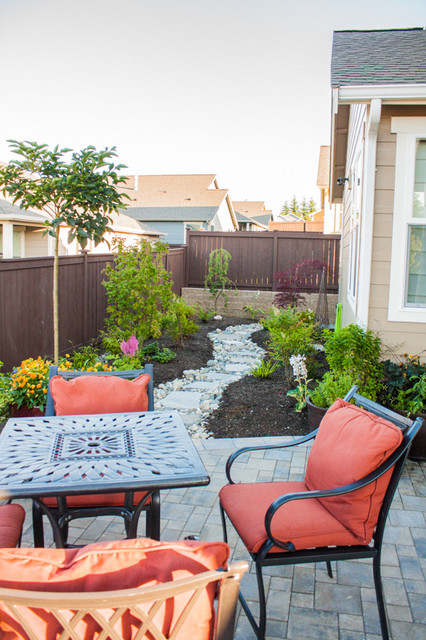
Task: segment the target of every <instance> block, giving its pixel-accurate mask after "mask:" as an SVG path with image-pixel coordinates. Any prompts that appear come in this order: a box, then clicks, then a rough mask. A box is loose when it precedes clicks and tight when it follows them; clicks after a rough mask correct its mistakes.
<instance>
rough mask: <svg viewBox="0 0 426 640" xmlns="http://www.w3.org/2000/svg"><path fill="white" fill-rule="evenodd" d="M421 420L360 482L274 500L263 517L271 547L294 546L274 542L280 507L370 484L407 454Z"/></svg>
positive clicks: (292, 494) (292, 548) (293, 494)
mask: <svg viewBox="0 0 426 640" xmlns="http://www.w3.org/2000/svg"><path fill="white" fill-rule="evenodd" d="M422 422H423V421H422V420H421V419H420V418H417V419H416V420H415V421H414V422H413V424H412V426H411V427H410V429H409V430H408V432H407V434H406V438H404V440H403V442H402V443H401V444H400V445H399V447H398V448H397V449H396V450H395V451H394V452H393V453H392V455H390V456H389V458H388V459H387V460H385V461H384V462H383V463H382V464H381V465H380V466H379V467H377V469H376V470H375V471H373V472H372V473H369V474H368V475H366V476H364V477H363V478H361V479H360V480H357V481H356V482H351V483H350V484H346V485H343V486H341V487H335V488H332V489H322V490H319V491H301V492H300V493H287V494H284V495H282V496H279V497H278V498H276V499H275V500H274V501H273V502H272V503H271V504H270V505H269V507H268V510H267V512H266V515H265V529H266V533H267V534H268V537H269V539H270V541H271V546H274V545H276V546H277V547H281V548H282V549H286V551H294V550H295V549H294V545H293V544H292V543H291V542H284V543H283V542H281V541H280V540H276V539H275V538H274V536H273V535H272V532H271V525H272V519H273V517H274V515H275V513H276V512H277V511H278V509H279V508H280V507H282V506H283V505H284V504H286V503H287V502H290V501H291V500H306V499H309V498H332V497H333V496H340V495H343V494H344V493H351V492H353V491H357V489H362V487H365V486H366V485H368V484H371V483H372V482H374V481H375V480H377V479H378V478H380V476H382V475H383V474H384V473H386V472H387V471H389V469H391V468H392V467H393V466H394V465H395V464H396V462H398V460H399V459H400V458H401V456H403V455H404V454H406V453H407V452H408V449H409V446H410V444H411V441H412V439H413V438H414V436H415V435H416V433H417V432H418V430H419V429H420V426H421V424H422Z"/></svg>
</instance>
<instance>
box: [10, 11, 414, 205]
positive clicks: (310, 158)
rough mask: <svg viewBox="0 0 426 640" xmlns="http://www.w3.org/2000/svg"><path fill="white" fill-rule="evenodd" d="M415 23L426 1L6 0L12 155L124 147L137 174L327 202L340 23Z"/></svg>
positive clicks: (273, 200)
mask: <svg viewBox="0 0 426 640" xmlns="http://www.w3.org/2000/svg"><path fill="white" fill-rule="evenodd" d="M406 27H426V0H356V1H354V0H352V1H350V2H349V1H346V0H0V60H1V75H0V77H1V89H0V91H1V100H0V116H1V117H0V160H3V161H5V162H7V161H8V160H10V159H11V157H12V154H11V153H10V150H9V145H8V143H7V140H8V139H10V138H12V139H17V140H35V141H37V142H39V143H47V144H49V145H56V144H59V145H60V146H67V147H71V148H73V149H82V148H83V147H86V146H87V145H89V144H93V145H95V146H96V147H97V148H98V149H99V148H104V147H105V146H108V147H111V146H113V145H115V146H116V147H117V151H118V156H119V160H120V162H122V163H124V164H126V165H127V166H128V169H127V170H126V173H127V174H133V173H137V174H179V173H214V174H217V176H218V182H219V186H220V187H221V188H226V189H229V192H230V195H231V198H232V199H233V200H262V201H265V204H266V206H267V208H270V209H273V211H274V213H278V212H279V210H280V209H281V206H282V204H283V203H284V201H285V200H290V199H291V198H292V196H293V195H296V197H297V198H299V199H300V198H302V197H304V196H305V197H307V198H310V197H313V198H314V199H315V200H318V195H319V193H318V189H317V187H316V174H317V168H318V156H319V148H320V146H321V145H327V144H329V138H330V96H331V90H330V55H331V44H332V34H333V30H339V29H386V28H406Z"/></svg>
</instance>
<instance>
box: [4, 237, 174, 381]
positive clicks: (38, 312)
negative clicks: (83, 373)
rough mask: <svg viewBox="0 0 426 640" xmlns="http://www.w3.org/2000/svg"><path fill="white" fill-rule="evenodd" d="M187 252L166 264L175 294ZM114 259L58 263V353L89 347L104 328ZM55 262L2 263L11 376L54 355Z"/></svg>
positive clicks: (7, 359)
mask: <svg viewBox="0 0 426 640" xmlns="http://www.w3.org/2000/svg"><path fill="white" fill-rule="evenodd" d="M185 252H186V250H185V248H184V247H181V248H177V249H171V250H170V252H169V254H168V255H167V256H166V257H165V258H164V264H165V267H166V268H167V270H168V271H169V272H170V273H171V275H172V279H173V283H174V284H173V291H174V292H175V293H177V294H180V292H181V290H182V286H184V285H185ZM112 260H113V256H112V254H102V255H101V254H87V253H84V254H79V255H75V256H61V257H60V258H59V341H60V343H59V348H60V352H61V353H63V354H64V353H66V352H67V351H69V350H71V349H72V347H73V345H74V346H77V345H81V344H86V343H87V342H88V341H89V340H90V339H92V338H95V337H96V336H97V335H98V333H99V331H100V329H102V328H103V327H104V320H105V315H106V305H107V298H106V292H105V288H104V287H103V286H102V285H101V282H102V280H103V277H104V276H103V271H104V269H105V266H106V264H107V263H108V262H112ZM52 277H53V258H51V257H48V258H18V259H13V260H0V360H1V361H2V362H3V363H4V366H3V369H2V371H10V370H11V369H12V367H14V366H15V365H17V364H19V363H20V362H21V360H23V359H25V358H28V357H37V356H39V355H41V356H49V355H51V354H52V353H53V319H52V304H53V303H52Z"/></svg>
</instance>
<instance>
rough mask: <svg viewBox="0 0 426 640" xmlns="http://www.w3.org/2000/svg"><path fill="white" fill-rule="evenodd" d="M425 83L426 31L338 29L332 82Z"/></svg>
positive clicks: (344, 83)
mask: <svg viewBox="0 0 426 640" xmlns="http://www.w3.org/2000/svg"><path fill="white" fill-rule="evenodd" d="M424 83H426V31H425V30H424V29H422V28H415V29H387V30H377V31H335V32H334V36H333V50H332V60H331V86H332V87H343V86H360V85H387V84H391V85H395V84H424Z"/></svg>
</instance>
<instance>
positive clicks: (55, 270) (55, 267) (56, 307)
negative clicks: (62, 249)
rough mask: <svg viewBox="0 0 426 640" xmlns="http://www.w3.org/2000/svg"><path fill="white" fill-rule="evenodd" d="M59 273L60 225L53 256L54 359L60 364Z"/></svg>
mask: <svg viewBox="0 0 426 640" xmlns="http://www.w3.org/2000/svg"><path fill="white" fill-rule="evenodd" d="M58 275H59V227H58V229H57V231H56V238H55V255H54V258H53V361H54V363H55V364H56V365H58V364H59V300H58Z"/></svg>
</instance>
